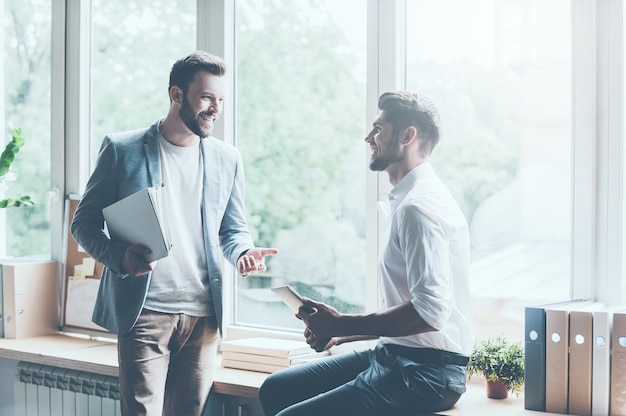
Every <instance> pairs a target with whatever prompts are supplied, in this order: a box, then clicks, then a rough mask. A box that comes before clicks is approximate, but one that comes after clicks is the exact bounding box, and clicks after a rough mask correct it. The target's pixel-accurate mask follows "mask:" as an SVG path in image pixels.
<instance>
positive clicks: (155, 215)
mask: <svg viewBox="0 0 626 416" xmlns="http://www.w3.org/2000/svg"><path fill="white" fill-rule="evenodd" d="M160 189H161V188H160V187H149V188H144V189H142V190H140V191H138V192H135V193H134V194H132V195H129V196H127V197H126V198H123V199H120V200H119V201H117V202H115V203H113V204H111V205H109V206H108V207H106V208H104V209H103V210H102V215H103V216H104V220H105V222H106V226H107V230H108V232H109V236H110V237H111V239H113V240H122V241H125V242H127V243H130V244H141V245H144V246H146V247H148V248H149V249H150V250H151V251H152V253H150V254H149V255H148V256H146V257H147V260H148V261H149V262H152V261H155V260H158V259H161V258H163V257H166V256H167V255H168V254H169V251H170V248H171V244H170V242H169V241H168V237H167V232H166V229H165V223H164V221H163V219H162V218H161V215H160V213H159V205H158V193H159V190H160Z"/></svg>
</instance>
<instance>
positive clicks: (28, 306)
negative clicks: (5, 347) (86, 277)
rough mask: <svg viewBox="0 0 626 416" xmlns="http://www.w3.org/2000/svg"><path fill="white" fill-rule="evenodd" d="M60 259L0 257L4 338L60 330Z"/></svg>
mask: <svg viewBox="0 0 626 416" xmlns="http://www.w3.org/2000/svg"><path fill="white" fill-rule="evenodd" d="M57 269H58V263H57V262H56V261H51V260H43V259H37V258H26V257H24V258H0V338H12V339H17V338H28V337H35V336H40V335H48V334H53V333H55V332H57V331H58V330H59V309H58V289H57V287H58V270H57Z"/></svg>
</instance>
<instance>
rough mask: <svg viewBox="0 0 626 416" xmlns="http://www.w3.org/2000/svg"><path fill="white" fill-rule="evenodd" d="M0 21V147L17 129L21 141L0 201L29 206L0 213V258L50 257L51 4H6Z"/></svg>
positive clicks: (42, 0) (15, 0) (45, 0)
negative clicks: (24, 200) (23, 201)
mask: <svg viewBox="0 0 626 416" xmlns="http://www.w3.org/2000/svg"><path fill="white" fill-rule="evenodd" d="M2 7H3V12H2V13H3V17H4V19H3V20H4V35H3V49H4V50H3V59H2V63H1V64H0V66H2V69H3V74H4V79H3V82H2V84H1V85H2V88H1V89H2V92H3V95H4V97H3V99H4V112H3V115H2V119H1V121H2V123H1V125H2V135H3V137H2V140H0V143H2V148H1V149H0V152H2V151H3V150H4V146H5V145H6V143H8V142H9V141H10V140H11V138H12V133H11V131H12V129H14V128H20V129H21V131H22V133H21V136H22V137H23V138H24V140H25V142H24V145H23V147H21V148H20V150H19V152H18V153H17V155H16V157H15V160H14V162H13V163H12V166H11V171H10V172H9V173H8V174H5V175H3V176H2V177H0V188H2V190H0V199H4V198H11V199H16V198H19V197H21V196H24V195H27V196H30V197H31V199H32V200H33V201H34V202H35V204H34V205H33V206H26V207H17V208H16V207H9V208H3V209H0V230H1V231H0V256H7V255H8V256H25V255H42V256H45V257H47V256H49V255H50V251H51V250H50V223H49V221H48V219H47V218H46V194H47V192H48V191H49V190H50V171H51V169H50V166H51V165H50V131H51V127H50V88H51V84H50V82H51V81H50V80H51V76H50V49H51V46H50V38H51V15H52V10H51V1H50V0H7V1H4V2H3V3H2Z"/></svg>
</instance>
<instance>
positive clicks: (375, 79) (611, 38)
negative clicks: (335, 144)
mask: <svg viewBox="0 0 626 416" xmlns="http://www.w3.org/2000/svg"><path fill="white" fill-rule="evenodd" d="M404 6H405V0H368V1H367V8H368V39H367V42H368V60H367V84H368V89H367V120H372V119H373V118H374V117H375V114H376V111H377V109H376V101H377V97H378V96H379V94H380V93H382V92H383V91H388V90H393V89H399V88H401V87H402V85H403V83H404V74H403V73H402V68H403V65H402V59H403V45H402V33H403V28H402V22H403V19H402V11H403V8H404ZM90 9H91V1H90V0H52V12H53V19H52V40H51V41H52V89H53V91H52V112H53V114H52V127H51V129H52V132H51V133H52V137H53V143H52V158H53V161H54V163H53V164H52V166H53V167H52V176H51V177H52V188H53V189H58V190H59V193H60V194H61V195H66V194H70V193H76V194H80V193H81V192H82V190H83V189H84V185H85V184H86V181H87V178H88V175H89V166H88V165H89V157H88V155H89V144H88V142H89V137H90V135H89V108H88V105H87V103H88V102H89V93H90V91H89V45H90V39H89V38H90V33H89V32H90V30H89V27H90V23H89V22H90V19H91V16H90V12H89V11H90ZM197 10H198V17H197V19H198V20H197V27H198V30H197V47H198V49H206V50H210V51H212V52H213V53H216V54H219V55H222V56H224V58H225V59H226V61H227V62H234V59H233V57H234V53H235V51H234V39H233V38H234V27H235V21H234V2H233V1H231V0H208V1H204V0H198V2H197ZM624 21H625V17H624V9H623V6H622V4H621V2H620V1H617V0H602V1H597V2H593V1H591V0H584V1H572V27H573V29H572V31H573V33H572V36H573V42H572V48H573V51H572V52H573V55H572V56H573V64H572V74H573V77H572V92H573V106H572V119H573V120H574V121H573V126H572V131H573V137H572V140H573V152H574V154H573V155H572V178H573V181H572V182H573V185H572V186H573V189H572V191H573V192H572V195H573V196H572V204H571V207H572V224H571V232H572V246H571V251H570V252H571V255H570V258H571V270H572V276H571V296H572V297H585V298H594V299H595V300H597V301H603V302H605V303H606V304H607V305H614V304H618V303H622V302H626V282H625V281H624V280H625V279H624V277H625V274H626V273H625V270H624V267H623V258H624V256H625V252H626V249H625V248H626V243H625V241H624V235H625V234H626V233H624V232H623V228H624V224H623V213H624V201H623V193H624V192H623V189H624V182H625V181H624V179H623V178H624V176H626V169H625V166H624V147H623V144H622V142H623V138H624V127H623V126H624V117H625V114H624V105H623V101H624V85H623V79H624V69H625V65H624V58H623V57H624V53H623V48H624V41H623V40H624ZM236 70H237V69H236V68H232V69H231V73H230V74H228V78H227V81H228V96H229V97H235V94H234V91H235V86H234V79H235V77H234V71H236ZM236 116H237V115H236V114H235V113H234V100H227V104H226V108H225V111H224V116H223V119H222V120H221V122H220V123H218V125H217V126H216V132H215V134H216V136H218V137H224V138H226V139H227V140H231V141H232V140H233V139H232V138H233V137H234V134H233V132H234V128H235V118H236ZM368 128H369V125H367V126H364V131H367V129H368ZM234 144H236V143H234ZM364 162H365V161H364ZM364 170H366V168H365V163H364ZM388 190H389V184H388V182H387V179H386V177H385V175H384V174H376V173H373V172H367V182H366V200H367V209H366V218H367V223H368V225H367V227H368V228H367V246H366V249H367V259H368V260H367V262H368V264H367V291H366V293H367V308H368V309H374V308H375V307H376V305H377V303H378V295H377V294H378V292H379V291H378V279H377V272H376V270H377V267H376V259H377V252H378V234H379V232H380V229H379V228H380V222H379V218H378V212H377V209H376V205H377V204H376V202H377V200H378V199H379V197H380V196H381V195H383V194H385V193H387V191H388ZM50 209H51V211H50V212H51V218H52V220H51V238H52V245H51V247H52V253H51V255H52V258H53V259H62V258H63V249H62V242H63V209H64V207H63V198H58V199H56V200H52V201H51V206H50ZM226 273H227V276H226V278H225V279H224V284H225V296H226V297H232V296H233V290H234V286H233V283H232V281H233V277H234V272H233V271H232V270H230V268H228V270H227V271H226ZM229 273H230V276H229V275H228V274H229ZM229 304H232V302H228V301H227V302H225V305H229ZM232 316H233V315H232V310H230V311H229V310H225V319H226V321H225V324H226V325H228V323H229V322H231V321H232Z"/></svg>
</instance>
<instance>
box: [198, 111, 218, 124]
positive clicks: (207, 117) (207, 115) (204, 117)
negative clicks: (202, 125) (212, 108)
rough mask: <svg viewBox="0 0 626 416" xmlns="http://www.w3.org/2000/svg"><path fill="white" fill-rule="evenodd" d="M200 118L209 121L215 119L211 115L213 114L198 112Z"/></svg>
mask: <svg viewBox="0 0 626 416" xmlns="http://www.w3.org/2000/svg"><path fill="white" fill-rule="evenodd" d="M200 118H201V119H202V120H204V121H209V122H211V123H212V122H214V121H215V117H213V114H206V113H205V114H200Z"/></svg>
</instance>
